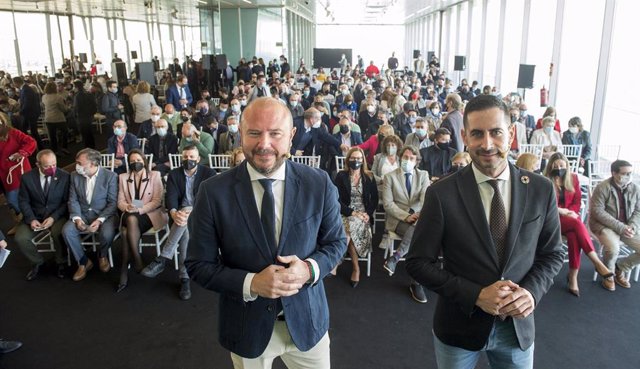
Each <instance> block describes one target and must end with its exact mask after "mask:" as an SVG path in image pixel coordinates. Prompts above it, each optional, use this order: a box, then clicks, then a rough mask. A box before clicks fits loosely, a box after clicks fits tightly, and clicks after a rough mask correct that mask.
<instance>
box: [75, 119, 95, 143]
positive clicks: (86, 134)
mask: <svg viewBox="0 0 640 369" xmlns="http://www.w3.org/2000/svg"><path fill="white" fill-rule="evenodd" d="M78 130H79V131H80V135H81V136H82V142H83V143H84V147H90V148H92V149H95V148H96V141H95V138H94V136H93V131H92V130H91V119H80V118H78Z"/></svg>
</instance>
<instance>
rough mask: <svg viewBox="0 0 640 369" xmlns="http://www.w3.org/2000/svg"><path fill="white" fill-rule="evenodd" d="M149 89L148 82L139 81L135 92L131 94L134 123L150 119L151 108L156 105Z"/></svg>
mask: <svg viewBox="0 0 640 369" xmlns="http://www.w3.org/2000/svg"><path fill="white" fill-rule="evenodd" d="M149 91H151V86H149V83H147V82H146V81H140V82H139V83H138V87H137V88H136V94H135V95H133V98H132V99H131V102H132V104H133V110H134V111H135V117H134V119H133V121H134V122H135V123H136V125H138V124H142V122H144V121H147V120H149V119H151V108H152V107H154V106H156V105H157V104H156V100H155V99H154V98H153V95H152V94H151V93H150V92H149ZM136 128H137V126H136ZM133 132H138V130H137V129H135V130H133Z"/></svg>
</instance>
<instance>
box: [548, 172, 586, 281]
mask: <svg viewBox="0 0 640 369" xmlns="http://www.w3.org/2000/svg"><path fill="white" fill-rule="evenodd" d="M567 175H571V176H572V179H573V192H571V191H567V190H566V189H565V190H564V202H563V203H561V202H560V196H559V194H556V199H557V203H558V207H559V208H565V209H569V210H572V211H574V212H575V213H577V214H580V207H581V200H582V191H581V190H580V181H579V180H578V176H577V175H576V174H575V173H567ZM560 232H561V233H562V235H563V236H565V237H567V246H568V247H569V268H570V269H580V250H583V251H584V253H585V254H588V253H590V252H592V251H594V248H593V243H592V242H591V237H590V236H589V231H587V227H586V226H585V225H584V223H583V222H582V219H580V217H578V218H572V217H570V216H564V215H561V216H560Z"/></svg>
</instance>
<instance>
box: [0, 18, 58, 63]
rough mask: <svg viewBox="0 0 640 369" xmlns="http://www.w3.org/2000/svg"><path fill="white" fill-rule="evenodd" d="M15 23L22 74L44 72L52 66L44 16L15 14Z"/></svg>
mask: <svg viewBox="0 0 640 369" xmlns="http://www.w3.org/2000/svg"><path fill="white" fill-rule="evenodd" d="M15 21H16V29H17V33H18V34H17V37H18V44H19V45H20V62H21V64H22V73H27V72H28V71H32V72H34V73H35V72H44V67H45V66H48V67H50V64H51V60H50V59H49V44H48V40H47V24H46V21H45V17H44V14H42V13H40V14H35V13H15ZM9 24H10V23H9Z"/></svg>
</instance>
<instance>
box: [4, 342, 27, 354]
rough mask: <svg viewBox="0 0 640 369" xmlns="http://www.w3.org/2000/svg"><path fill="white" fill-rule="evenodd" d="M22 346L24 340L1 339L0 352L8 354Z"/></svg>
mask: <svg viewBox="0 0 640 369" xmlns="http://www.w3.org/2000/svg"><path fill="white" fill-rule="evenodd" d="M21 346H22V342H18V341H5V340H3V339H0V354H8V353H10V352H13V351H15V350H17V349H19V348H20V347H21Z"/></svg>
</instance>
